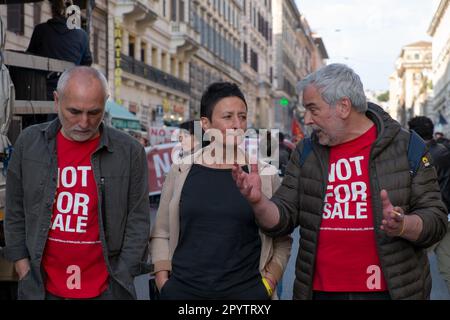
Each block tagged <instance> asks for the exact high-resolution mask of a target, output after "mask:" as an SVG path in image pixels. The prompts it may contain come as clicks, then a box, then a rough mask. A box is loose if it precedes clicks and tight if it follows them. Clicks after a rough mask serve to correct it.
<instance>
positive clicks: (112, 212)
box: [5, 119, 150, 299]
mask: <svg viewBox="0 0 450 320" xmlns="http://www.w3.org/2000/svg"><path fill="white" fill-rule="evenodd" d="M60 127H61V125H60V122H59V120H58V119H55V120H54V121H52V122H47V123H43V124H39V125H34V126H31V127H29V128H27V129H25V130H24V131H23V132H22V133H21V135H20V136H19V138H18V140H17V142H16V144H15V146H14V147H15V148H14V152H13V154H12V158H11V161H10V164H9V167H8V175H7V180H6V181H7V184H6V215H5V237H6V250H5V251H6V252H5V256H6V258H7V259H9V260H11V261H17V260H19V259H23V258H29V259H30V268H31V270H30V272H29V273H28V274H27V275H26V276H25V277H24V279H22V280H20V281H19V299H44V298H45V287H44V277H45V275H44V272H43V269H42V268H41V261H42V256H43V252H44V249H45V244H46V241H47V237H48V231H49V226H50V221H51V216H52V206H53V201H54V198H55V193H56V183H57V157H56V135H57V133H58V131H59V129H60ZM100 130H101V138H100V144H99V147H98V149H97V150H96V151H95V152H94V154H93V155H92V158H91V162H92V167H93V173H94V177H95V181H96V183H97V190H98V202H99V203H98V208H99V210H98V212H99V227H100V240H101V243H102V247H103V256H104V258H105V261H106V265H107V269H108V272H109V274H110V285H111V286H112V287H114V288H116V289H115V290H114V298H117V299H133V298H136V292H135V288H134V283H133V280H134V276H136V275H138V274H141V273H144V272H148V271H149V270H146V268H145V267H146V263H145V260H146V257H147V244H148V239H149V233H150V207H149V201H148V180H147V179H148V178H147V175H148V173H147V161H146V156H145V151H144V149H143V147H142V146H141V145H140V144H139V143H138V142H137V141H136V140H135V139H133V138H132V137H130V136H128V135H127V134H126V133H122V132H120V131H118V130H116V129H113V128H111V127H107V126H104V125H103V124H102V125H101V126H100ZM100 213H101V214H100Z"/></svg>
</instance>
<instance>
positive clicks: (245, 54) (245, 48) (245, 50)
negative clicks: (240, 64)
mask: <svg viewBox="0 0 450 320" xmlns="http://www.w3.org/2000/svg"><path fill="white" fill-rule="evenodd" d="M243 47H244V59H243V60H244V62H245V63H247V43H246V42H244V46H243Z"/></svg>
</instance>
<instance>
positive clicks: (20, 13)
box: [6, 3, 25, 34]
mask: <svg viewBox="0 0 450 320" xmlns="http://www.w3.org/2000/svg"><path fill="white" fill-rule="evenodd" d="M6 10H7V16H6V19H7V26H6V29H7V30H8V31H11V32H14V33H18V34H23V32H24V29H25V21H24V4H23V3H18V4H8V5H7V9H6Z"/></svg>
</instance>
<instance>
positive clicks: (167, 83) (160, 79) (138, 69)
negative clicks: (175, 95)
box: [120, 54, 190, 95]
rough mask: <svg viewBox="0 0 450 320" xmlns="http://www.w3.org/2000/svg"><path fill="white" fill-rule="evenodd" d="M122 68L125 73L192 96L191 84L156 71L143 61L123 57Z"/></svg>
mask: <svg viewBox="0 0 450 320" xmlns="http://www.w3.org/2000/svg"><path fill="white" fill-rule="evenodd" d="M120 65H121V67H122V69H123V71H125V72H128V73H131V74H134V75H136V76H138V77H141V78H144V79H147V80H150V81H152V82H155V83H157V84H160V85H162V86H164V87H167V88H170V89H173V90H176V91H180V92H183V93H185V94H187V95H189V94H190V86H189V83H187V82H185V81H183V80H180V79H178V78H176V77H174V76H172V75H171V74H168V73H165V72H164V71H161V70H159V69H156V68H154V67H152V66H149V65H148V64H145V63H144V62H142V61H138V60H136V59H134V58H132V57H129V56H126V55H124V54H122V55H121V64H120Z"/></svg>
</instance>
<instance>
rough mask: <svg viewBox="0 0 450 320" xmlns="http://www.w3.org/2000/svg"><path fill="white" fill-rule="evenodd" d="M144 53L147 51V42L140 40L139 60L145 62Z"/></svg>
mask: <svg viewBox="0 0 450 320" xmlns="http://www.w3.org/2000/svg"><path fill="white" fill-rule="evenodd" d="M146 53H147V43H146V42H145V41H142V42H141V54H140V57H141V61H142V62H144V63H147V57H146Z"/></svg>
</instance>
